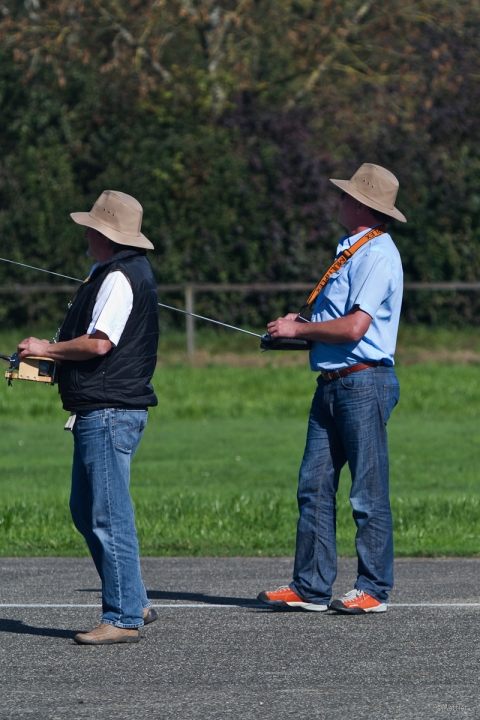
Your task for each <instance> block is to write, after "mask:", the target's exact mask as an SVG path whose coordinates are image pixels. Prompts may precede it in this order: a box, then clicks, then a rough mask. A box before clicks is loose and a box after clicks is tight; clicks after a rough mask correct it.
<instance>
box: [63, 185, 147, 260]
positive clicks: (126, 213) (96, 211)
mask: <svg viewBox="0 0 480 720" xmlns="http://www.w3.org/2000/svg"><path fill="white" fill-rule="evenodd" d="M70 217H71V218H72V220H73V221H74V222H76V223H77V224H78V225H84V226H85V227H91V228H93V229H94V230H98V232H101V233H102V234H103V235H105V236H106V237H107V238H108V239H109V240H113V242H116V243H118V244H119V245H133V247H139V248H145V249H146V250H153V249H154V248H153V245H152V243H151V242H150V240H148V238H146V237H145V235H142V233H141V232H140V228H141V227H142V217H143V208H142V206H141V205H140V203H139V202H138V200H135V198H134V197H132V196H131V195H127V194H126V193H123V192H119V191H118V190H104V191H103V193H102V194H101V195H100V197H99V198H98V200H97V201H96V203H95V205H94V206H93V208H92V209H91V210H90V212H88V213H87V212H76V213H70Z"/></svg>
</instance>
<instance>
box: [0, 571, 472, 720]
mask: <svg viewBox="0 0 480 720" xmlns="http://www.w3.org/2000/svg"><path fill="white" fill-rule="evenodd" d="M143 569H144V579H145V582H146V585H147V588H148V591H149V596H150V598H151V600H152V602H153V603H154V605H155V606H156V607H157V608H159V614H160V618H159V620H158V622H156V623H154V624H152V625H149V626H148V627H147V628H145V629H144V631H143V635H144V637H143V639H142V641H141V642H140V643H138V644H133V645H111V646H103V647H88V646H78V645H76V644H75V643H74V642H73V639H72V638H73V635H74V634H75V632H78V631H81V630H90V629H92V628H93V627H94V626H96V625H97V624H98V622H99V619H100V608H99V600H100V595H99V582H98V578H97V576H96V573H95V570H94V568H93V565H92V563H91V561H90V560H89V559H64V558H21V559H5V558H3V559H0V692H1V695H0V697H1V702H0V718H1V719H2V720H13V719H15V718H31V719H35V720H36V719H37V718H38V719H39V720H57V719H58V720H65V719H66V718H68V719H69V720H71V719H76V718H89V719H90V720H104V719H105V720H117V719H118V720H124V719H128V720H130V718H132V719H134V720H144V719H146V718H149V720H151V719H154V720H163V719H165V720H170V719H172V720H173V719H175V720H183V719H184V718H192V719H193V720H224V719H225V720H227V719H228V718H236V719H240V720H257V719H258V720H262V719H263V718H265V719H266V720H270V719H272V720H273V719H276V720H282V719H283V718H296V719H297V720H304V719H305V720H307V719H308V720H316V719H317V718H318V719H322V720H323V719H325V720H327V719H328V720H337V719H338V720H340V718H342V719H345V720H347V719H350V718H352V719H353V718H355V719H358V720H362V719H363V718H365V720H367V718H368V719H369V720H376V719H377V718H378V719H380V718H381V719H382V720H384V719H385V718H388V719H389V720H404V719H407V718H408V719H410V718H412V719H415V720H417V719H418V720H436V719H437V718H439V719H442V720H443V719H445V720H446V719H448V720H450V719H451V718H480V700H479V691H478V687H479V679H480V663H479V660H480V645H479V641H480V629H479V620H480V560H478V559H471V560H469V559H439V560H398V561H397V562H396V588H395V590H394V591H393V592H392V594H391V601H390V606H389V609H388V612H387V613H385V614H381V615H366V616H340V615H335V614H333V613H321V614H320V613H308V612H301V611H300V612H298V611H297V612H292V611H288V612H281V611H280V612H279V611H275V610H273V611H272V610H269V609H268V608H266V607H265V608H263V607H261V606H259V604H258V603H257V602H256V600H255V598H256V595H257V594H258V592H259V591H260V590H263V589H272V588H275V587H277V586H279V585H282V584H285V583H286V582H288V581H289V580H290V577H291V571H292V560H291V559H267V558H252V559H250V558H237V559H220V558H217V559H209V558H146V559H144V560H143ZM339 570H340V572H339V577H338V580H337V583H336V593H335V594H336V596H339V595H341V594H343V592H345V591H347V590H350V589H351V587H352V586H353V580H354V577H355V561H354V560H349V559H344V560H341V561H340V568H339Z"/></svg>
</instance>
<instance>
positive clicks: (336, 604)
mask: <svg viewBox="0 0 480 720" xmlns="http://www.w3.org/2000/svg"><path fill="white" fill-rule="evenodd" d="M342 606H343V607H342ZM329 607H330V610H334V611H335V612H338V613H341V614H342V615H366V614H367V613H384V612H387V603H381V604H380V605H376V606H375V607H371V608H366V609H365V610H364V609H363V608H355V607H353V608H347V607H345V606H344V605H343V603H342V601H341V600H334V601H333V602H332V603H331V604H330V605H329Z"/></svg>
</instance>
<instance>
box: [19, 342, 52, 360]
mask: <svg viewBox="0 0 480 720" xmlns="http://www.w3.org/2000/svg"><path fill="white" fill-rule="evenodd" d="M49 345H50V342H49V341H48V340H39V339H38V338H34V337H29V338H26V339H25V340H22V342H21V343H20V344H19V346H18V357H19V359H20V360H23V358H26V357H31V356H32V355H33V356H35V355H36V356H38V357H49V355H48V348H49Z"/></svg>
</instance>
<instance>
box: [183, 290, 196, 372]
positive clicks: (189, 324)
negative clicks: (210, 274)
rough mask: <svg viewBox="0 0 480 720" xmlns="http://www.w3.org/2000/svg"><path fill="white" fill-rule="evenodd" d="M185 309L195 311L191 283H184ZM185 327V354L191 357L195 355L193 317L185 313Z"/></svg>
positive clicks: (193, 292) (193, 291)
mask: <svg viewBox="0 0 480 720" xmlns="http://www.w3.org/2000/svg"><path fill="white" fill-rule="evenodd" d="M185 310H186V311H187V312H191V313H194V312H195V289H194V287H193V285H185ZM185 317H186V328H187V355H188V357H190V358H191V357H193V356H194V355H195V318H194V317H192V316H191V315H186V316H185Z"/></svg>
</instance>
